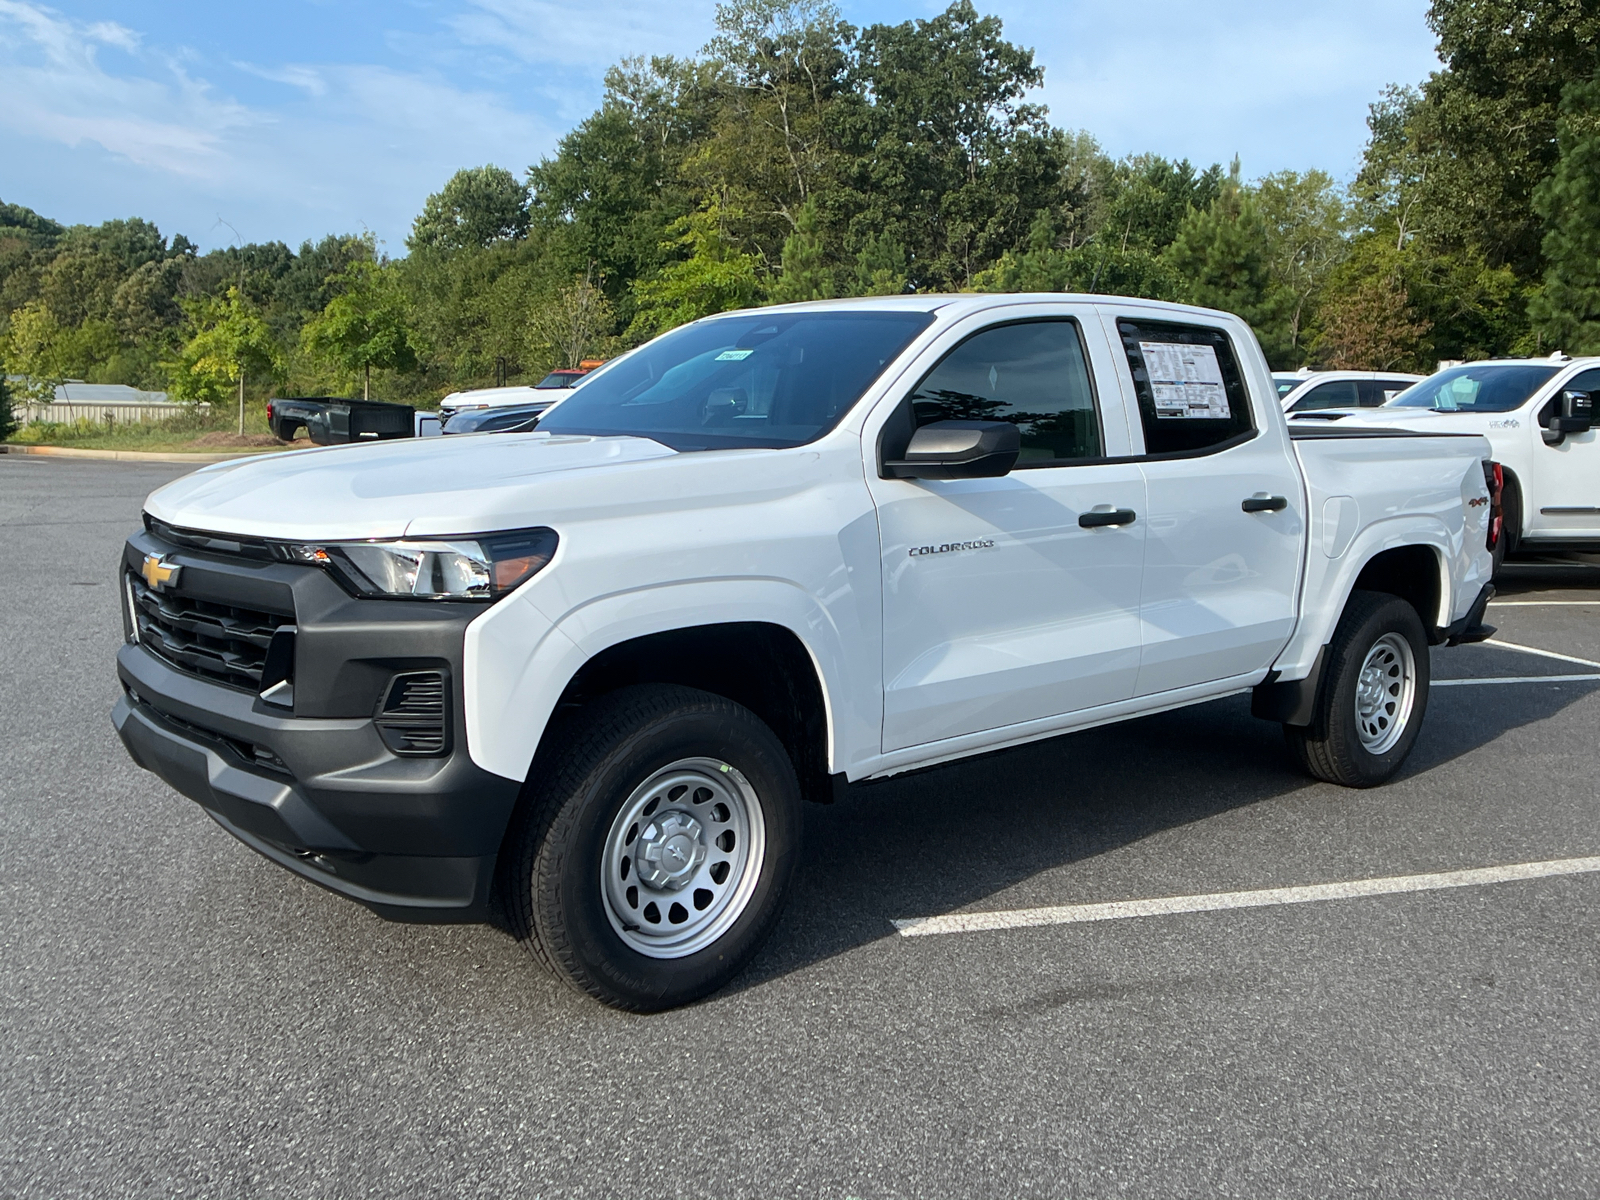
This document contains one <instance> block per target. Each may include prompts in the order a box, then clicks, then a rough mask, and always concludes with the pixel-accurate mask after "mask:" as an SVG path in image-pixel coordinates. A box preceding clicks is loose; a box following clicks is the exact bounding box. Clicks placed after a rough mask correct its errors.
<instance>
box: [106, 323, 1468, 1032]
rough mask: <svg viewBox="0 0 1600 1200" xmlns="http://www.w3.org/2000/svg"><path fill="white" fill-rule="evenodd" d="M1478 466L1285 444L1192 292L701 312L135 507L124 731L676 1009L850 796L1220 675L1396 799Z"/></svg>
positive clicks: (1460, 626)
mask: <svg viewBox="0 0 1600 1200" xmlns="http://www.w3.org/2000/svg"><path fill="white" fill-rule="evenodd" d="M1488 453H1489V448H1488V444H1487V443H1486V442H1485V441H1484V439H1483V438H1482V437H1479V436H1477V435H1471V434H1468V435H1460V434H1455V433H1441V434H1439V435H1437V436H1433V435H1429V434H1425V433H1417V432H1395V433H1393V434H1390V433H1385V432H1383V431H1375V430H1363V431H1355V432H1349V433H1347V432H1345V431H1343V430H1341V429H1339V428H1337V427H1334V426H1331V425H1322V426H1315V427H1311V428H1307V429H1302V430H1300V431H1298V432H1296V433H1294V434H1293V435H1291V432H1290V429H1289V425H1288V423H1287V421H1286V420H1285V418H1284V415H1283V413H1282V411H1281V408H1280V406H1279V404H1278V400H1277V396H1276V392H1275V389H1274V386H1273V381H1272V377H1271V375H1270V373H1269V371H1268V368H1267V363H1266V361H1265V359H1264V358H1263V357H1262V354H1261V351H1260V349H1259V347H1258V346H1257V344H1256V341H1255V338H1254V337H1253V336H1252V334H1251V332H1250V329H1249V327H1248V326H1247V325H1246V324H1245V323H1244V322H1242V321H1240V320H1239V319H1238V318H1236V317H1233V316H1229V315H1227V314H1225V313H1221V312H1213V311H1208V310H1205V309H1197V308H1188V307H1183V306H1177V305H1171V304H1163V303H1156V302H1152V301H1142V300H1121V299H1111V298H1107V297H1091V296H1070V295H1011V296H905V297H885V298H877V299H870V300H856V301H829V302H818V303H812V304H802V305H792V306H786V307H777V308H767V309H760V310H754V311H744V312H734V313H727V314H723V315H720V316H716V317H711V318H707V319H704V320H701V321H697V322H695V323H693V324H690V325H686V326H684V327H682V328H679V329H677V330H674V331H672V332H670V333H667V334H665V335H663V336H661V337H660V338H658V339H657V340H655V341H654V342H652V343H649V344H647V345H645V346H644V347H642V348H640V349H638V350H636V351H634V352H633V353H632V354H630V355H628V356H626V357H624V358H621V359H618V360H615V361H613V362H612V363H610V364H608V365H606V366H605V367H603V368H601V369H600V370H599V371H597V372H595V373H594V374H593V375H592V376H591V377H590V378H588V379H587V380H586V381H585V383H584V385H583V386H582V387H581V388H578V389H576V390H574V391H573V392H572V393H571V394H570V395H569V396H568V397H567V398H566V399H565V400H563V401H562V403H560V404H559V405H557V406H556V407H555V408H553V409H551V410H550V412H549V413H547V414H546V415H545V417H544V418H543V420H542V421H541V422H540V426H539V429H538V430H537V431H535V432H532V433H514V434H504V435H496V436H492V437H478V436H471V435H468V436H465V437H452V438H444V439H440V440H437V441H434V442H432V443H431V444H427V445H421V444H418V443H416V442H409V441H397V442H391V443H383V444H379V445H376V446H367V447H363V448H355V447H332V448H327V449H313V450H308V451H304V452H302V453H300V454H296V455H294V456H293V458H292V459H290V460H284V459H281V458H272V457H265V458H259V459H254V460H243V461H238V462H234V463H229V464H219V465H217V466H213V467H206V468H203V469H201V470H199V471H196V472H194V473H193V474H191V475H188V476H185V477H184V478H182V479H180V480H178V481H177V482H174V483H171V484H168V485H166V486H165V487H163V488H162V489H160V490H159V491H157V492H155V493H154V494H152V495H151V496H150V497H149V499H148V501H147V503H146V506H145V514H144V527H143V528H142V529H140V530H139V531H138V532H136V533H135V534H134V535H133V536H132V537H130V538H129V540H128V542H127V545H126V550H125V553H124V556H123V561H122V564H121V576H120V578H121V586H122V589H123V596H124V602H125V617H126V642H125V644H124V645H123V647H122V648H121V650H120V652H119V654H118V658H117V672H118V675H119V677H120V679H121V682H122V685H123V695H122V696H121V698H120V699H119V700H118V701H117V703H116V707H115V711H114V713H113V721H114V723H115V725H116V727H117V730H118V731H119V733H120V734H121V736H122V739H123V741H124V743H125V744H126V746H127V749H128V751H129V752H130V753H131V754H132V756H133V758H134V760H135V761H136V762H137V763H139V764H140V765H141V766H144V767H146V768H148V769H150V770H152V771H154V772H156V773H157V774H158V775H160V776H161V777H162V778H163V779H165V780H167V781H168V782H169V783H171V784H172V785H173V787H175V788H176V789H177V790H178V791H180V792H182V793H184V794H185V795H187V796H189V797H191V798H192V799H194V800H196V801H198V802H199V803H200V804H201V805H202V806H203V807H204V808H205V809H206V810H207V811H208V812H209V813H210V814H211V815H212V816H213V817H215V818H216V820H217V821H218V822H219V823H220V824H221V825H222V826H223V827H224V828H225V829H227V830H228V831H229V832H231V833H233V834H234V835H235V836H236V837H238V838H239V839H240V840H242V841H244V842H245V843H246V844H247V845H249V846H251V847H253V848H254V849H255V850H257V851H258V852H260V853H261V854H263V855H265V856H266V857H267V858H270V859H272V860H273V861H275V862H277V863H279V864H281V865H282V866H284V867H286V868H288V869H289V870H291V871H294V872H296V873H298V874H300V875H302V876H304V877H306V878H308V879H311V880H314V881H316V882H317V883H320V884H322V885H324V886H326V887H328V888H331V889H333V890H334V891H336V892H340V893H342V894H344V895H345V896H348V897H351V898H353V899H355V900H358V901H361V902H362V903H364V904H367V905H369V906H371V907H373V908H374V909H376V910H377V911H379V912H381V913H384V914H387V915H391V916H409V917H412V918H416V919H431V920H441V919H454V920H464V919H465V920H470V919H481V918H483V917H485V916H487V915H490V914H491V913H492V914H494V915H495V916H496V919H498V920H502V921H504V922H506V923H507V924H509V926H510V927H511V928H512V929H513V930H515V931H516V933H517V935H518V936H519V937H520V938H521V939H522V941H523V942H524V944H525V945H526V946H527V947H528V948H529V950H530V951H531V952H532V953H533V954H534V955H535V956H536V957H537V958H538V959H540V960H541V961H542V962H544V963H545V964H546V965H548V966H549V967H551V968H552V969H553V970H554V971H556V972H557V973H558V974H559V975H560V976H561V977H562V978H564V979H565V980H567V981H568V982H569V983H571V984H572V985H574V986H575V987H577V988H579V989H582V990H584V991H586V992H588V993H589V994H591V995H593V996H595V997H598V998H599V999H601V1000H603V1001H605V1002H608V1003H610V1004H613V1005H617V1006H619V1007H622V1008H627V1009H633V1010H653V1009H660V1008H664V1007H668V1006H671V1005H676V1004H681V1003H684V1002H687V1001H689V1000H692V999H694V998H696V997H699V996H702V995H705V994H707V993H708V992H710V991H711V990H713V989H715V988H717V987H718V986H720V985H721V984H722V983H724V982H725V981H726V980H728V979H729V978H730V976H731V975H732V974H733V973H734V972H736V971H738V970H739V968H740V967H741V965H742V964H743V963H745V962H746V961H747V960H748V958H749V957H750V955H751V954H752V953H754V951H755V949H756V947H757V946H758V945H759V944H760V943H761V941H762V939H763V938H764V937H765V936H766V934H767V933H768V931H769V930H770V929H771V928H772V925H773V922H774V920H775V918H776V915H777V913H778V911H779V905H780V903H781V901H782V898H783V895H784V891H785V888H786V885H787V883H788V881H789V877H790V874H791V872H792V870H793V869H794V864H795V861H796V858H797V847H798V840H799V837H800V807H801V804H802V801H804V800H807V799H809V800H816V801H823V802H826V801H828V800H830V799H832V798H834V797H835V796H836V795H837V794H839V793H840V792H841V790H842V789H844V788H845V787H846V785H848V784H849V783H852V782H856V781H865V780H873V779H879V778H883V777H886V776H891V775H894V774H897V773H900V772H905V771H912V770H916V769H918V768H923V767H928V766H931V765H933V764H935V763H942V762H946V761H949V760H952V759H958V758H962V757H965V756H969V755H975V754H980V753H983V752H985V751H991V750H995V749H998V748H1000V747H1005V746H1014V745H1017V744H1019V743H1023V742H1028V741H1032V740H1035V739H1039V738H1047V737H1052V736H1054V735H1057V734H1062V733H1066V732H1068V731H1071V730H1077V729H1083V728H1085V727H1088V726H1093V725H1099V724H1103V723H1106V722H1111V721H1119V720H1124V719H1128V718H1132V717H1138V716H1141V715H1143V714H1147V713H1152V712H1157V711H1160V710H1164V709H1172V708H1177V707H1180V706H1183V705H1190V704H1198V703H1202V702H1204V701H1208V700H1213V699H1216V698H1218V697H1222V696H1228V695H1230V694H1234V693H1240V692H1253V698H1252V706H1253V710H1254V711H1255V713H1256V714H1257V715H1258V716H1261V717H1263V718H1266V719H1268V720H1272V721H1277V722H1280V723H1282V724H1283V725H1284V728H1285V730H1286V735H1287V740H1288V743H1289V745H1290V747H1291V748H1292V749H1293V751H1294V753H1295V754H1296V755H1297V756H1298V758H1299V761H1300V762H1302V763H1303V764H1304V766H1305V767H1306V769H1308V770H1309V771H1310V772H1311V773H1312V774H1313V775H1315V776H1318V777H1320V778H1322V779H1326V780H1331V781H1334V782H1337V783H1341V784H1346V785H1352V786H1369V785H1373V784H1377V783H1380V782H1382V781H1384V780H1386V779H1388V778H1389V777H1390V776H1391V775H1392V774H1393V773H1394V772H1395V771H1396V770H1397V769H1398V768H1399V767H1400V765H1401V763H1402V762H1403V760H1404V759H1405V757H1406V755H1407V753H1408V752H1409V751H1410V749H1411V746H1412V744H1413V742H1414V741H1415V739H1416V737H1417V734H1418V730H1419V728H1420V726H1421V724H1422V720H1423V715H1424V712H1425V709H1426V706H1427V701H1428V683H1429V650H1430V647H1432V646H1436V645H1440V644H1444V643H1457V642H1461V641H1470V640H1474V639H1479V638H1483V637H1486V636H1488V634H1489V633H1490V632H1492V631H1491V630H1489V629H1487V627H1485V626H1483V624H1482V616H1483V611H1484V606H1485V604H1486V603H1487V601H1488V598H1489V596H1490V595H1491V592H1492V589H1491V587H1490V586H1489V575H1490V567H1491V558H1490V553H1489V550H1488V548H1487V540H1488V538H1489V536H1490V513H1491V510H1492V508H1493V499H1494V497H1493V496H1492V494H1491V488H1490V486H1489V482H1488V480H1489V479H1490V478H1491V476H1492V472H1490V471H1489V469H1488V467H1487V466H1486V460H1487V458H1488Z"/></svg>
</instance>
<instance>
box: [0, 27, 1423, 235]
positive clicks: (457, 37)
mask: <svg viewBox="0 0 1600 1200" xmlns="http://www.w3.org/2000/svg"><path fill="white" fill-rule="evenodd" d="M840 6H841V8H842V9H843V11H844V15H845V17H846V19H848V20H850V21H852V22H854V23H856V24H866V23H871V22H874V21H903V20H907V19H910V18H912V17H926V16H930V15H932V14H933V13H935V12H937V11H939V10H940V9H942V8H943V7H944V5H943V4H930V3H926V2H924V0H899V2H898V3H890V2H888V0H842V2H841V5H840ZM978 8H979V10H980V11H983V12H992V13H995V14H997V15H999V16H1000V17H1001V18H1002V19H1003V20H1004V22H1005V28H1006V35H1007V37H1009V38H1010V39H1011V40H1012V41H1015V42H1018V43H1020V44H1022V45H1026V46H1031V47H1032V48H1033V49H1034V50H1035V51H1036V54H1037V61H1038V62H1040V63H1041V64H1042V65H1043V66H1044V68H1045V85H1044V87H1043V88H1042V89H1041V90H1040V92H1039V93H1037V94H1036V96H1035V97H1034V98H1035V99H1038V100H1041V101H1043V102H1044V103H1046V104H1048V105H1049V107H1050V112H1051V118H1052V120H1054V121H1055V122H1056V123H1057V124H1058V125H1062V126H1065V127H1067V128H1070V129H1086V130H1088V131H1089V132H1090V133H1092V134H1093V135H1094V136H1095V137H1096V138H1098V139H1099V140H1100V142H1101V144H1102V145H1103V146H1104V147H1105V148H1106V149H1107V150H1108V151H1110V152H1111V153H1113V154H1116V155H1122V154H1128V153H1133V152H1136V151H1141V150H1150V151H1154V152H1157V153H1160V154H1165V155H1168V156H1171V157H1188V158H1190V159H1192V160H1194V161H1195V162H1197V163H1201V164H1205V163H1210V162H1213V161H1223V162H1226V161H1227V160H1228V159H1230V158H1232V157H1233V155H1234V154H1235V153H1237V154H1239V155H1240V156H1241V158H1242V160H1243V163H1244V169H1245V173H1246V175H1247V176H1250V177H1256V176H1259V175H1263V174H1266V173H1268V172H1270V171H1276V170H1281V169H1286V168H1292V169H1297V170H1304V169H1306V168H1309V167H1314V166H1320V167H1322V168H1324V169H1326V170H1329V171H1331V172H1333V173H1334V174H1335V175H1338V176H1340V177H1348V176H1349V175H1350V174H1352V173H1353V171H1354V169H1355V166H1356V163H1357V160H1358V158H1359V155H1360V152H1361V146H1362V143H1363V142H1364V140H1365V135H1366V129H1365V126H1364V124H1363V121H1364V118H1365V116H1366V106H1367V105H1368V104H1369V103H1370V102H1371V101H1372V100H1373V99H1375V98H1376V97H1377V95H1378V92H1379V91H1380V89H1381V88H1382V87H1383V86H1384V85H1385V84H1388V83H1391V82H1395V83H1417V82H1420V81H1421V80H1422V79H1424V78H1426V76H1427V74H1428V72H1429V71H1431V70H1433V69H1435V68H1436V67H1437V66H1438V63H1437V61H1436V59H1435V57H1434V48H1433V39H1432V36H1431V35H1430V34H1429V32H1428V29H1427V26H1426V24H1425V23H1424V19H1423V18H1424V13H1425V11H1426V8H1427V5H1426V0H1294V2H1293V3H1288V2H1285V0H1142V2H1141V3H1140V4H1138V5H1131V4H1113V3H1106V2H1105V0H1100V2H1097V3H1090V2H1087V0H1055V2H1053V3H1024V2H1021V0H988V2H980V3H979V4H978ZM714 9H715V4H714V2H713V0H672V2H671V3H662V2H659V0H657V2H651V0H588V2H586V3H574V2H570V0H401V2H398V3H389V4H380V3H375V2H370V0H349V2H335V0H273V3H270V4H249V5H245V4H237V3H216V2H215V0H213V2H211V3H193V2H189V0H165V2H158V0H122V2H120V3H114V2H111V0H80V2H77V3H67V4H59V5H57V6H55V7H50V6H47V5H45V4H42V3H35V2H34V0H0V200H6V201H10V202H12V203H18V204H25V205H27V206H29V207H30V208H34V209H37V210H39V211H40V212H42V213H45V214H46V215H49V216H52V217H55V218H56V219H58V220H62V221H68V222H76V221H83V222H98V221H102V220H106V219H108V218H111V217H121V216H144V217H147V218H149V219H151V220H154V221H155V222H156V223H157V224H158V225H160V227H161V229H162V231H163V232H165V233H174V232H182V233H185V234H187V235H188V236H189V237H190V238H192V239H193V240H194V241H196V242H198V243H199V244H200V245H201V246H202V247H203V248H207V249H209V248H211V247H214V246H220V245H226V244H228V243H229V242H231V241H232V240H233V238H234V236H235V231H237V235H238V236H239V237H241V238H243V239H244V240H245V241H268V240H271V239H275V238H279V239H282V240H284V241H286V242H289V243H290V244H291V245H298V244H299V242H300V241H302V240H303V239H305V238H311V237H318V236H320V235H322V234H324V233H328V232H360V231H361V230H363V229H368V230H371V231H372V232H373V233H374V234H375V235H376V236H377V237H378V238H379V239H381V240H382V241H383V242H384V244H385V247H386V249H387V250H388V251H389V252H390V253H391V254H399V253H404V242H405V237H406V233H407V232H408V231H409V229H410V224H411V220H412V218H413V217H414V216H415V214H416V213H417V212H418V211H419V210H420V209H421V207H422V202H423V200H424V199H425V198H426V197H427V195H428V193H430V192H433V191H437V190H438V188H439V187H440V186H441V185H442V184H443V183H444V181H445V180H446V179H448V178H449V176H450V175H451V174H452V173H453V172H454V171H455V170H456V169H457V168H459V167H464V166H477V165H479V164H482V163H484V162H495V163H498V164H500V165H501V166H504V167H508V168H510V169H512V170H513V171H516V172H518V173H519V174H520V173H521V172H522V171H523V170H525V169H526V168H527V166H528V165H529V164H530V163H533V162H536V161H537V160H538V159H539V158H541V157H542V156H544V155H546V154H548V153H550V152H551V151H552V150H553V148H554V146H555V144H556V141H557V140H558V139H559V138H560V136H561V134H562V133H563V132H565V131H566V130H567V129H569V128H571V127H572V126H573V125H574V124H575V123H577V122H578V121H580V120H582V119H583V117H584V116H586V115H587V114H588V113H589V112H591V111H592V110H593V109H594V107H595V105H596V103H597V102H598V100H599V97H600V88H601V83H600V81H601V76H602V74H603V73H604V71H605V68H606V67H607V66H608V65H609V64H610V63H612V62H614V61H615V60H616V59H617V58H619V57H621V56H623V55H627V54H663V53H672V54H687V53H692V52H694V51H695V50H696V49H697V48H698V47H700V46H701V45H702V44H704V42H705V41H706V40H707V39H708V38H709V36H710V34H711V25H712V14H713V12H714Z"/></svg>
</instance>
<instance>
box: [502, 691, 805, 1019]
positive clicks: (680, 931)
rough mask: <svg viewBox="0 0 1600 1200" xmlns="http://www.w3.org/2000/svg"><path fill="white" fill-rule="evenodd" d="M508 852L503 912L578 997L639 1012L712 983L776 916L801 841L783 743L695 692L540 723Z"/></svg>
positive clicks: (727, 973)
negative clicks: (543, 747) (551, 747)
mask: <svg viewBox="0 0 1600 1200" xmlns="http://www.w3.org/2000/svg"><path fill="white" fill-rule="evenodd" d="M552 733H553V734H554V735H555V736H556V738H557V739H558V740H557V741H556V743H555V744H556V746H557V747H558V749H556V750H555V751H554V752H552V753H548V754H545V753H541V755H540V757H539V758H538V759H537V760H536V761H535V764H534V771H535V772H536V773H538V774H539V775H542V778H538V777H536V778H535V779H533V780H531V781H530V788H531V794H530V796H529V803H528V805H527V807H526V809H525V810H524V812H523V814H522V817H521V819H520V821H519V823H518V826H517V828H516V829H515V830H514V832H513V836H512V840H511V842H510V843H509V845H508V851H509V855H510V857H509V860H508V869H507V871H506V874H505V877H504V886H505V889H506V897H505V899H506V910H507V913H508V915H509V917H510V918H511V921H512V925H513V928H514V929H515V931H516V933H517V934H518V936H519V938H520V939H521V940H522V942H523V944H524V945H525V946H526V947H527V948H528V950H529V951H530V952H531V953H532V954H533V955H534V956H535V957H536V958H538V959H539V960H540V961H542V962H543V963H544V964H545V965H546V966H548V967H550V968H551V969H552V970H553V971H554V972H555V973H556V974H557V975H558V976H560V977H561V978H562V979H564V980H565V981H566V982H568V983H569V984H571V985H572V986H574V987H576V988H578V989H579V990H580V991H583V992H587V993H588V994H589V995H591V996H594V997H595V998H596V999H598V1000H601V1001H604V1002H605V1003H607V1004H610V1005H612V1006H614V1007H617V1008H622V1009H627V1010H630V1011H633V1012H652V1011H656V1010H659V1009H665V1008H672V1007H675V1006H677V1005H680V1004H687V1003H689V1002H691V1001H694V1000H698V999H700V998H701V997H703V996H705V995H708V994H709V993H711V992H713V991H715V990H716V989H717V988H719V987H721V986H722V985H723V984H724V983H726V982H727V981H728V980H729V979H731V978H732V977H733V976H734V975H735V974H737V973H738V971H739V970H740V969H741V968H742V967H743V966H744V964H745V963H746V962H748V961H749V959H750V957H751V956H752V955H753V954H754V953H755V952H756V950H757V949H759V948H760V946H761V943H762V942H763V941H764V940H765V939H766V937H767V934H768V933H769V932H770V931H771V929H772V926H773V923H774V922H775V920H776V918H777V915H778V910H779V908H780V906H781V904H782V901H783V896H784V892H785V891H786V889H787V886H788V882H789V877H790V875H791V874H792V872H793V864H794V859H795V855H796V852H797V850H798V847H799V841H800V788H799V784H798V782H797V781H796V779H795V773H794V768H793V766H792V765H791V763H790V761H789V757H788V755H787V753H786V752H785V751H784V748H783V745H782V744H781V743H780V742H779V741H778V739H777V737H776V736H775V735H774V734H773V732H772V731H771V730H770V729H769V728H768V727H767V726H766V725H765V724H764V723H763V722H762V721H761V720H760V719H759V718H757V717H756V716H755V714H754V713H752V712H750V711H749V710H748V709H746V708H744V707H742V706H740V705H738V704H735V703H733V702H732V701H730V700H726V699H724V698H722V697H720V696H715V695H712V694H710V693H708V692H701V691H696V690H694V689H691V688H684V687H676V686H665V685H649V686H640V687H630V688H625V689H622V690H621V691H618V692H615V693H612V694H611V695H609V696H605V697H602V698H601V699H599V700H597V701H595V702H594V703H593V704H591V705H589V706H586V707H585V709H583V710H582V711H580V713H579V714H578V715H577V716H576V717H574V718H571V719H570V720H569V721H568V722H567V723H566V724H564V725H563V726H561V727H559V728H558V729H555V730H552Z"/></svg>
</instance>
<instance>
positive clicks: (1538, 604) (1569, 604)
mask: <svg viewBox="0 0 1600 1200" xmlns="http://www.w3.org/2000/svg"><path fill="white" fill-rule="evenodd" d="M1597 604H1600V600H1491V601H1489V607H1490V608H1593V607H1594V606H1595V605H1597Z"/></svg>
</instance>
